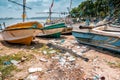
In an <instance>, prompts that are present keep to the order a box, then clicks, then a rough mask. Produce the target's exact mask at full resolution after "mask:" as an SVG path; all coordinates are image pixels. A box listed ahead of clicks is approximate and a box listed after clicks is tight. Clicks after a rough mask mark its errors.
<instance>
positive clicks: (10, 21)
mask: <svg viewBox="0 0 120 80" xmlns="http://www.w3.org/2000/svg"><path fill="white" fill-rule="evenodd" d="M29 21H38V22H40V23H41V24H44V23H45V22H46V19H26V20H25V22H29ZM21 22H23V21H22V19H0V24H1V25H2V26H0V28H2V29H4V28H5V27H7V26H9V25H12V24H16V23H21ZM3 23H5V27H4V25H3Z"/></svg>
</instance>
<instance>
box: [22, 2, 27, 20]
mask: <svg viewBox="0 0 120 80" xmlns="http://www.w3.org/2000/svg"><path fill="white" fill-rule="evenodd" d="M25 5H26V0H23V15H22V18H23V22H24V21H25V18H26V9H25Z"/></svg>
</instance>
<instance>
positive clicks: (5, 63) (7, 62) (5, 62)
mask: <svg viewBox="0 0 120 80" xmlns="http://www.w3.org/2000/svg"><path fill="white" fill-rule="evenodd" d="M3 64H4V65H10V64H11V62H10V61H4V62H3Z"/></svg>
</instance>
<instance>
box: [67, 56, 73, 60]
mask: <svg viewBox="0 0 120 80" xmlns="http://www.w3.org/2000/svg"><path fill="white" fill-rule="evenodd" d="M67 59H68V61H75V58H74V57H73V56H70V57H68V58H67Z"/></svg>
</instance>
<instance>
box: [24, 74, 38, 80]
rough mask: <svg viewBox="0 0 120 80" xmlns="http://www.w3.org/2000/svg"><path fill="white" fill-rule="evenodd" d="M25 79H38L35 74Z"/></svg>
mask: <svg viewBox="0 0 120 80" xmlns="http://www.w3.org/2000/svg"><path fill="white" fill-rule="evenodd" d="M25 80H38V76H37V75H32V74H31V75H29V76H28V77H27V78H26V79H25Z"/></svg>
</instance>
